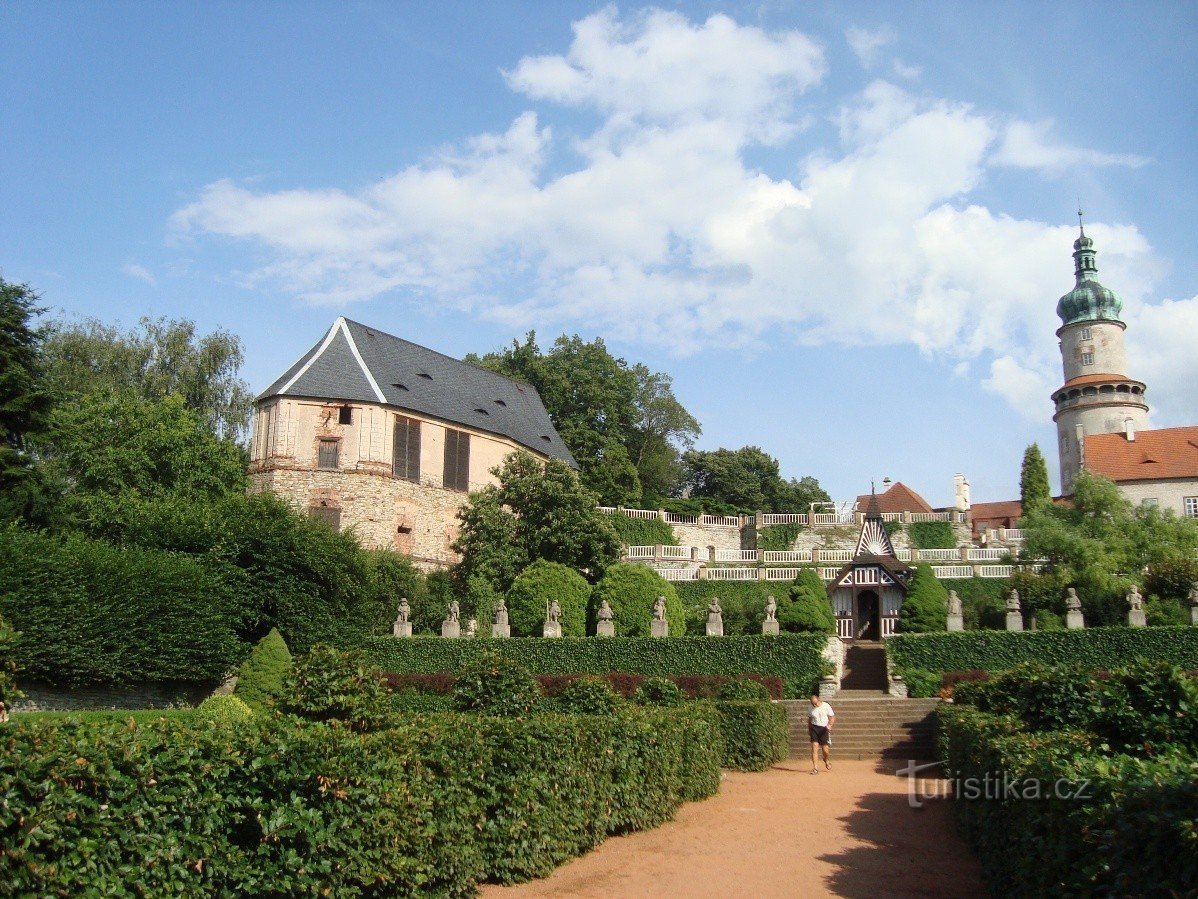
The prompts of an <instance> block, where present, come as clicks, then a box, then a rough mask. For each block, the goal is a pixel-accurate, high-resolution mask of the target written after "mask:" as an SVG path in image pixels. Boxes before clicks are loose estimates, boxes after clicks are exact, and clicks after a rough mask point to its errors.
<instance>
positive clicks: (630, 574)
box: [590, 562, 686, 637]
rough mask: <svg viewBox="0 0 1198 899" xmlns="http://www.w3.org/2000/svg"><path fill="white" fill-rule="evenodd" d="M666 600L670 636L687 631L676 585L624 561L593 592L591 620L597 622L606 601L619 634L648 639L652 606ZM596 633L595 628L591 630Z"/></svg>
mask: <svg viewBox="0 0 1198 899" xmlns="http://www.w3.org/2000/svg"><path fill="white" fill-rule="evenodd" d="M659 596H664V597H665V598H666V621H668V622H669V625H670V635H671V636H674V635H681V634H683V633H685V632H686V610H685V609H683V607H682V602H681V601H680V600H679V599H678V593H677V592H676V591H675V590H674V585H673V584H671V583H670V582H669V581H667V580H665V579H663V578H662V576H661V575H659V574H658V573H657V572H656V571H653V569H651V568H647V567H646V566H644V565H636V564H632V563H627V562H621V563H619V564H616V565H612V566H611V567H610V568H609V569H608V570H607V573H606V574H604V575H603V578H602V579H601V580H600V581H599V583H598V584H596V585H595V589H594V591H592V593H591V608H590V620H591V621H592V622H594V621H595V620H596V614H597V610H598V608H599V605H600V604H601V603H602V602H603V600H605V599H606V600H607V602H608V603H609V604H610V605H611V608H612V613H613V615H614V616H615V622H616V633H617V634H620V635H621V636H624V637H647V636H649V633H650V624H651V622H652V621H653V604H654V603H655V602H656V601H657V597H659ZM590 629H591V630H594V628H593V626H592V627H591V628H590Z"/></svg>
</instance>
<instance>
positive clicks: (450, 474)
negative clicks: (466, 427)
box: [445, 428, 470, 490]
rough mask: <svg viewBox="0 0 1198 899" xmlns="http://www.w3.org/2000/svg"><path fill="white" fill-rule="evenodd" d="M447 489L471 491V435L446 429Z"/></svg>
mask: <svg viewBox="0 0 1198 899" xmlns="http://www.w3.org/2000/svg"><path fill="white" fill-rule="evenodd" d="M445 487H446V489H448V490H469V489H470V435H469V434H465V433H463V432H461V431H453V430H450V429H449V428H446V429H445Z"/></svg>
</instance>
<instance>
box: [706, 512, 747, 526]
mask: <svg viewBox="0 0 1198 899" xmlns="http://www.w3.org/2000/svg"><path fill="white" fill-rule="evenodd" d="M699 524H705V525H710V526H713V527H720V528H738V527H740V516H739V515H700V516H699Z"/></svg>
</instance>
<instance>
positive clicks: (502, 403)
mask: <svg viewBox="0 0 1198 899" xmlns="http://www.w3.org/2000/svg"><path fill="white" fill-rule="evenodd" d="M495 405H496V406H506V405H507V403H505V402H504V401H503V400H496V401H495Z"/></svg>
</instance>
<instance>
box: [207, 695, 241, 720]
mask: <svg viewBox="0 0 1198 899" xmlns="http://www.w3.org/2000/svg"><path fill="white" fill-rule="evenodd" d="M196 712H197V713H198V714H199V715H202V716H204V717H205V718H214V719H216V720H217V721H248V720H250V719H251V718H253V717H254V710H253V709H252V708H250V705H249V703H247V702H245V701H244V700H242V699H241V698H240V697H237V696H233V695H230V694H227V693H221V694H218V695H216V696H209V697H208V698H207V699H205V700H204V701H203V702H201V703H200V704H199V705H198V706H197V707H196Z"/></svg>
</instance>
